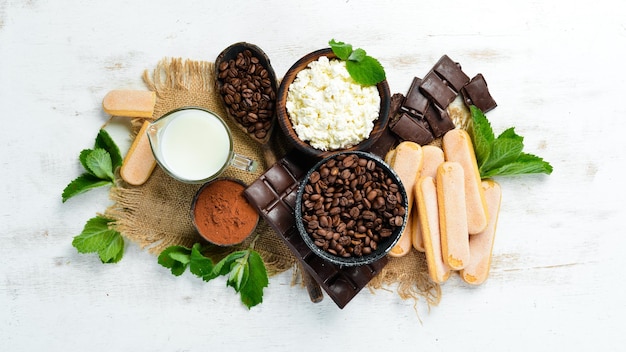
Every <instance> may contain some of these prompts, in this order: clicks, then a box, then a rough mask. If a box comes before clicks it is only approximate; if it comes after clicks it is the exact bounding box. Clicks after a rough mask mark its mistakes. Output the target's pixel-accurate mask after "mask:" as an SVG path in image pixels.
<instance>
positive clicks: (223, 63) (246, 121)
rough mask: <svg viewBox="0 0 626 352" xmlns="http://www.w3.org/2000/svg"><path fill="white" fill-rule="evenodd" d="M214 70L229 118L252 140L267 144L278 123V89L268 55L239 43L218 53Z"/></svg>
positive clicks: (250, 45) (246, 44) (251, 45)
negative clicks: (276, 110) (276, 113)
mask: <svg viewBox="0 0 626 352" xmlns="http://www.w3.org/2000/svg"><path fill="white" fill-rule="evenodd" d="M215 69H216V76H217V80H216V84H217V89H218V90H219V93H220V97H221V98H222V102H223V104H224V107H225V109H226V114H227V115H228V117H229V118H230V119H232V120H233V121H234V122H235V123H236V124H237V126H239V128H240V129H241V130H243V131H244V132H245V133H247V134H248V135H249V136H250V137H251V138H252V139H253V140H255V141H257V142H259V143H261V144H267V143H268V142H269V139H270V137H271V132H272V129H273V128H274V125H275V122H276V119H275V118H274V117H275V104H276V92H277V89H278V83H277V80H276V74H275V73H274V69H273V68H272V65H271V63H270V59H269V57H268V56H267V55H266V54H265V52H263V50H261V48H259V47H258V46H256V45H254V44H251V43H246V42H238V43H234V44H232V45H230V46H228V47H227V48H226V49H224V50H223V51H222V52H221V53H220V54H219V55H218V56H217V59H216V60H215Z"/></svg>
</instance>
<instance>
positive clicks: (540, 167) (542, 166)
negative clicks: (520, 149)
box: [481, 153, 552, 178]
mask: <svg viewBox="0 0 626 352" xmlns="http://www.w3.org/2000/svg"><path fill="white" fill-rule="evenodd" d="M538 173H544V174H548V175H549V174H551V173H552V165H550V163H548V162H546V161H544V160H543V159H542V158H540V157H538V156H535V155H532V154H526V153H522V154H521V155H520V157H519V158H517V160H516V161H514V162H512V163H509V164H506V165H503V166H501V167H499V168H497V169H491V170H489V171H487V172H486V173H485V175H484V176H483V175H482V173H481V176H482V177H483V178H487V177H493V176H513V175H521V174H538Z"/></svg>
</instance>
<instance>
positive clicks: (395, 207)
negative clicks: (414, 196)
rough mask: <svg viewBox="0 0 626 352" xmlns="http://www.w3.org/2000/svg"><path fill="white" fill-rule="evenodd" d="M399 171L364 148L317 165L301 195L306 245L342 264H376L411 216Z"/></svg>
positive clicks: (298, 223)
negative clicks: (397, 172) (395, 170)
mask: <svg viewBox="0 0 626 352" xmlns="http://www.w3.org/2000/svg"><path fill="white" fill-rule="evenodd" d="M407 209H408V201H407V194H406V190H405V188H404V186H403V185H402V182H401V181H400V178H399V177H398V175H397V174H396V173H395V172H394V171H393V170H392V169H391V168H390V167H389V166H388V165H387V164H386V163H385V162H383V161H382V160H381V159H380V158H378V157H377V156H375V155H373V154H370V153H366V152H361V151H345V152H339V153H336V154H333V155H330V156H328V157H326V158H324V159H322V160H321V161H319V162H318V163H317V164H316V165H315V166H313V167H312V168H311V169H310V170H309V171H308V172H307V174H306V176H305V178H304V179H303V180H302V181H301V183H300V186H299V188H298V192H297V195H296V209H295V217H296V226H297V229H298V232H299V233H300V235H301V236H302V239H303V240H304V242H305V243H306V245H307V246H308V247H309V248H310V249H311V251H312V252H313V253H315V254H316V255H318V256H320V257H322V258H323V259H325V260H327V261H329V262H331V263H334V264H337V265H341V266H356V265H363V264H370V263H373V262H375V261H377V260H379V259H381V258H382V257H384V256H385V255H387V253H388V252H389V251H390V250H391V248H392V247H393V246H394V245H395V244H396V243H397V242H398V240H399V238H400V235H401V234H402V231H403V230H404V227H405V226H406V221H407V217H408V213H407Z"/></svg>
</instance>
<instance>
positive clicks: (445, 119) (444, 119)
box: [424, 104, 455, 138]
mask: <svg viewBox="0 0 626 352" xmlns="http://www.w3.org/2000/svg"><path fill="white" fill-rule="evenodd" d="M424 119H425V120H426V121H427V122H428V125H429V126H430V130H431V131H432V133H433V135H434V136H435V138H439V137H441V136H443V135H444V134H445V133H446V132H448V131H450V130H452V129H454V127H455V126H454V121H452V119H451V118H450V115H449V114H448V112H447V111H446V110H445V109H440V108H439V107H438V106H435V105H433V104H431V105H429V106H428V110H427V111H426V115H424Z"/></svg>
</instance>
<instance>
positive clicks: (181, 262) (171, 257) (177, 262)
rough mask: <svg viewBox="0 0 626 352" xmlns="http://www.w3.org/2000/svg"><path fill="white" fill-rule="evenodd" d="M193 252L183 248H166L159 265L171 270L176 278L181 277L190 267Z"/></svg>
mask: <svg viewBox="0 0 626 352" xmlns="http://www.w3.org/2000/svg"><path fill="white" fill-rule="evenodd" d="M190 255H191V250H190V249H189V248H187V247H183V246H169V247H167V248H165V249H164V250H163V251H162V252H161V253H160V254H159V258H158V262H159V264H161V265H162V266H164V267H166V268H168V269H170V270H171V272H172V274H174V275H175V276H180V275H182V273H184V272H185V270H186V269H187V266H188V265H189V262H190V261H191V259H190Z"/></svg>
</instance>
